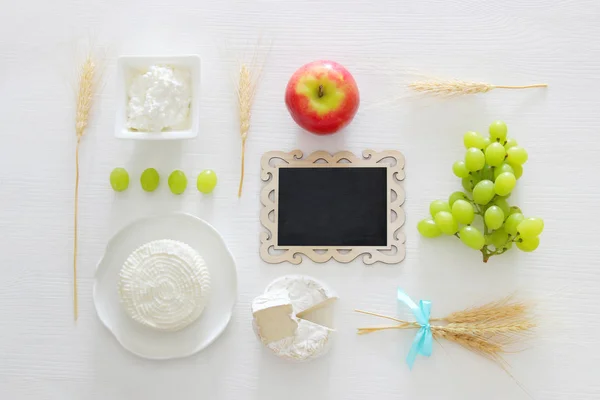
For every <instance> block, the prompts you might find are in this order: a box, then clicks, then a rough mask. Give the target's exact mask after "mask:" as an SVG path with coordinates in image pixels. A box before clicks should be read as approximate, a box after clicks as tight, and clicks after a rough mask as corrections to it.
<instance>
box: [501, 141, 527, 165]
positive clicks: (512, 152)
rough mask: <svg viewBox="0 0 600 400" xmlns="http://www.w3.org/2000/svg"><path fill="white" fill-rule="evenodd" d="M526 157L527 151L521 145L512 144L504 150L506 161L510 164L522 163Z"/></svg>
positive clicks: (525, 160)
mask: <svg viewBox="0 0 600 400" xmlns="http://www.w3.org/2000/svg"><path fill="white" fill-rule="evenodd" d="M527 158H528V156H527V151H526V150H525V149H524V148H522V147H521V146H513V147H511V148H510V149H508V150H506V162H507V163H509V164H510V165H523V164H525V163H526V162H527Z"/></svg>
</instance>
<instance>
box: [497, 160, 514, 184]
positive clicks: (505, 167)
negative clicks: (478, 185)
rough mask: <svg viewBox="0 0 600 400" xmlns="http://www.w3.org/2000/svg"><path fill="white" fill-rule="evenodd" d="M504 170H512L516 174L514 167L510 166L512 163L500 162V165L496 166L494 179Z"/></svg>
mask: <svg viewBox="0 0 600 400" xmlns="http://www.w3.org/2000/svg"><path fill="white" fill-rule="evenodd" d="M503 172H510V173H511V174H514V169H513V167H511V166H510V164H507V163H502V164H500V165H499V166H498V167H496V168H494V180H496V178H497V177H498V175H500V174H501V173H503Z"/></svg>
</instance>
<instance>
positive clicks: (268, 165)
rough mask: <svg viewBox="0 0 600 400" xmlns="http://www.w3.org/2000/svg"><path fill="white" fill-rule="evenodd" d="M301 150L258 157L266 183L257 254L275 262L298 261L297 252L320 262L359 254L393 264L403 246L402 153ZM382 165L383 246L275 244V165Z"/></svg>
mask: <svg viewBox="0 0 600 400" xmlns="http://www.w3.org/2000/svg"><path fill="white" fill-rule="evenodd" d="M302 155H303V154H302V151H300V150H294V151H291V152H289V153H286V152H282V151H271V152H268V153H265V154H264V155H263V157H262V159H261V179H262V180H263V181H264V182H266V185H265V186H264V187H263V189H262V191H261V196H260V199H261V202H262V204H263V206H264V207H263V208H262V210H261V213H260V221H261V223H262V225H263V226H264V227H265V229H266V230H267V232H261V234H260V242H261V245H260V256H261V258H262V259H263V260H264V261H265V262H268V263H271V264H278V263H282V262H285V261H288V262H290V263H292V264H300V263H301V262H302V257H301V255H304V256H306V257H308V258H309V259H311V260H313V261H315V262H318V263H323V262H326V261H329V260H330V259H332V258H333V259H334V260H336V261H338V262H342V263H347V262H350V261H352V260H354V259H355V258H357V257H358V256H360V255H363V259H362V261H363V262H364V263H365V264H368V265H370V264H374V263H376V262H382V263H386V264H397V263H399V262H401V261H402V260H404V257H405V255H406V249H405V247H404V242H405V241H406V237H405V235H404V233H403V232H400V228H402V226H403V225H404V221H405V215H404V210H403V209H402V205H403V203H404V200H405V193H404V189H403V188H402V186H401V185H400V182H401V181H402V180H404V177H405V175H404V156H403V155H402V153H400V152H399V151H394V150H386V151H381V152H376V151H373V150H365V151H363V153H362V157H359V156H356V155H354V154H353V153H351V152H348V151H343V152H339V153H335V154H329V153H328V152H325V151H317V152H314V153H312V154H310V155H309V156H307V157H306V158H302ZM354 166H356V167H380V168H381V167H382V166H385V167H386V168H387V192H388V194H387V199H388V206H387V215H388V217H387V219H388V228H387V235H388V240H387V242H388V243H387V246H381V247H373V246H354V247H338V246H333V247H332V246H278V245H277V237H278V236H277V229H278V215H277V214H278V206H277V198H278V190H279V168H280V167H284V168H285V167H294V168H302V167H311V168H314V167H324V168H331V167H340V168H344V167H345V168H351V167H354Z"/></svg>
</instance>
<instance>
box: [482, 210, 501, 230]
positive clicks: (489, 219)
mask: <svg viewBox="0 0 600 400" xmlns="http://www.w3.org/2000/svg"><path fill="white" fill-rule="evenodd" d="M483 220H484V221H485V224H486V226H487V227H488V228H489V229H498V228H500V227H501V226H502V224H503V223H504V212H503V211H502V209H500V207H498V206H491V207H489V208H488V209H487V210H485V214H484V217H483Z"/></svg>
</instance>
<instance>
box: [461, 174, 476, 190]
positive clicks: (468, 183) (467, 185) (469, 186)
mask: <svg viewBox="0 0 600 400" xmlns="http://www.w3.org/2000/svg"><path fill="white" fill-rule="evenodd" d="M461 184H462V187H463V189H465V190H466V191H467V192H469V193H471V192H472V191H473V187H474V186H475V185H474V184H473V180H472V179H471V178H470V177H469V178H462V181H461Z"/></svg>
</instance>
